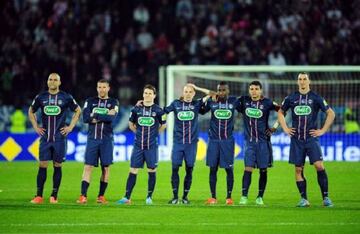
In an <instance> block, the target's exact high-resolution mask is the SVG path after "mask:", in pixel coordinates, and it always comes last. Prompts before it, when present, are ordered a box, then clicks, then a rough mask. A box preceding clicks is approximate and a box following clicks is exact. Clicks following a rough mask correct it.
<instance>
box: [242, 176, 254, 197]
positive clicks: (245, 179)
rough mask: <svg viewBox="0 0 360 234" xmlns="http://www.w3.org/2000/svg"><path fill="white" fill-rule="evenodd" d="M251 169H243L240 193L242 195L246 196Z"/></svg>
mask: <svg viewBox="0 0 360 234" xmlns="http://www.w3.org/2000/svg"><path fill="white" fill-rule="evenodd" d="M251 174H252V172H251V171H244V175H243V178H242V195H243V196H244V197H247V196H248V192H249V187H250V184H251Z"/></svg>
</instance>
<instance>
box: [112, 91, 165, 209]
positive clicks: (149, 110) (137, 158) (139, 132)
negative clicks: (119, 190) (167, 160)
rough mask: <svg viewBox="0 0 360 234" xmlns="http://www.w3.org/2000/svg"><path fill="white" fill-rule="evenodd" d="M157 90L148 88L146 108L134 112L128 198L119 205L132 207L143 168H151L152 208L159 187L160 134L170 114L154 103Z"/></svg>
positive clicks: (145, 94)
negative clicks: (156, 185)
mask: <svg viewBox="0 0 360 234" xmlns="http://www.w3.org/2000/svg"><path fill="white" fill-rule="evenodd" d="M155 97H156V89H155V87H154V86H152V85H149V84H148V85H145V87H144V89H143V105H142V106H135V107H134V108H133V109H132V110H131V114H130V118H129V128H130V130H131V131H133V132H134V133H135V143H134V148H133V151H132V154H131V159H130V172H129V177H128V179H127V183H126V193H125V196H124V197H123V198H122V199H120V200H119V201H118V204H131V199H130V197H131V193H132V190H133V188H134V186H135V184H136V176H137V174H138V171H139V168H143V167H144V162H146V166H147V168H148V174H149V179H148V194H147V197H146V200H145V202H146V204H148V205H151V204H152V202H153V201H152V194H153V192H154V188H155V183H156V167H157V165H158V152H157V151H158V144H157V138H158V135H159V132H162V131H163V130H164V129H165V127H166V114H165V112H164V111H163V109H161V108H160V107H159V106H158V105H157V104H155V103H154V100H155Z"/></svg>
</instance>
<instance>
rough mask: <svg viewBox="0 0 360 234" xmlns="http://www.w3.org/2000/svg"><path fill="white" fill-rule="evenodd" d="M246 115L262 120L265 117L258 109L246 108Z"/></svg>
mask: <svg viewBox="0 0 360 234" xmlns="http://www.w3.org/2000/svg"><path fill="white" fill-rule="evenodd" d="M245 114H246V115H247V116H248V117H250V118H254V119H260V118H261V117H262V116H263V112H262V111H261V110H259V109H256V108H246V109H245Z"/></svg>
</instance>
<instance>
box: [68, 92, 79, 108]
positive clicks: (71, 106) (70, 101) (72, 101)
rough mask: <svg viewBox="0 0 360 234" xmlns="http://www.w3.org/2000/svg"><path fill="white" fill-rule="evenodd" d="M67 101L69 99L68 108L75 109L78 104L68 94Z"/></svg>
mask: <svg viewBox="0 0 360 234" xmlns="http://www.w3.org/2000/svg"><path fill="white" fill-rule="evenodd" d="M68 101H69V102H68V103H69V108H70V110H72V111H75V110H76V108H78V106H79V105H78V104H77V102H76V101H75V99H74V98H73V96H71V95H70V94H69V96H68Z"/></svg>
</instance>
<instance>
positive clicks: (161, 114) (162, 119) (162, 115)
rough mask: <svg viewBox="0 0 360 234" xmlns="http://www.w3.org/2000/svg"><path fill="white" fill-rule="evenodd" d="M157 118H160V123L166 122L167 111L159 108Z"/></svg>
mask: <svg viewBox="0 0 360 234" xmlns="http://www.w3.org/2000/svg"><path fill="white" fill-rule="evenodd" d="M157 118H158V120H159V123H160V124H161V125H164V124H166V113H165V111H163V110H162V109H161V108H160V110H159V111H158V113H157Z"/></svg>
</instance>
